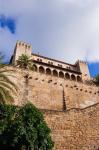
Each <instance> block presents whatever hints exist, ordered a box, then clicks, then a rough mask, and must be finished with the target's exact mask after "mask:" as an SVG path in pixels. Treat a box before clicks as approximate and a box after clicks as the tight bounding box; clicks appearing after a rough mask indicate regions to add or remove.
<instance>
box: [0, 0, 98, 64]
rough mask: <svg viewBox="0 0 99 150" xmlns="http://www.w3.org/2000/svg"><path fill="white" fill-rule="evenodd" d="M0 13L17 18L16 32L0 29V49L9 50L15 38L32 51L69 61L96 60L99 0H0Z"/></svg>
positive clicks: (10, 50)
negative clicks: (29, 44)
mask: <svg viewBox="0 0 99 150" xmlns="http://www.w3.org/2000/svg"><path fill="white" fill-rule="evenodd" d="M0 14H4V15H6V16H11V17H14V18H16V20H17V21H16V22H17V24H16V27H17V28H16V34H15V35H12V34H11V33H10V32H9V31H8V30H7V29H5V30H3V31H0V49H3V50H8V51H7V54H8V52H10V54H11V53H12V50H13V47H14V44H15V42H16V40H22V41H26V42H30V43H31V44H32V46H33V48H34V50H33V51H34V52H40V54H42V55H46V56H49V57H54V58H56V59H61V60H64V61H68V62H70V63H71V62H72V63H73V62H75V61H76V60H77V59H83V60H85V59H87V60H88V61H99V1H98V0H94V1H93V0H50V1H49V0H42V1H40V0H28V1H24V0H0Z"/></svg>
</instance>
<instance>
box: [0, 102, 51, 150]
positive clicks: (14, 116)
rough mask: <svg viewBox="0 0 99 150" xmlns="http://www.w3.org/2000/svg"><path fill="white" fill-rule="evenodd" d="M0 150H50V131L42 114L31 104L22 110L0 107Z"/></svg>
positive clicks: (12, 107)
mask: <svg viewBox="0 0 99 150" xmlns="http://www.w3.org/2000/svg"><path fill="white" fill-rule="evenodd" d="M0 111H1V115H0V116H2V117H0V148H1V149H2V150H10V149H11V150H52V148H53V142H52V140H51V136H50V132H51V131H50V129H49V128H48V127H47V124H46V122H45V121H44V117H43V114H42V113H41V112H40V111H39V110H38V109H37V108H36V107H35V106H33V105H32V104H30V103H28V104H26V105H25V106H23V107H22V108H16V107H15V106H8V105H6V106H1V108H0Z"/></svg>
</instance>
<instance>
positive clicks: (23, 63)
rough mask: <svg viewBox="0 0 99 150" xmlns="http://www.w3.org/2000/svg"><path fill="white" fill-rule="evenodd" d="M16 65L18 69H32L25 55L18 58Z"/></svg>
mask: <svg viewBox="0 0 99 150" xmlns="http://www.w3.org/2000/svg"><path fill="white" fill-rule="evenodd" d="M17 65H19V67H20V68H23V69H30V68H31V67H32V64H31V60H30V58H29V57H28V56H27V55H25V54H22V55H21V56H19V58H18V60H17Z"/></svg>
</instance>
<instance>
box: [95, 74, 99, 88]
mask: <svg viewBox="0 0 99 150" xmlns="http://www.w3.org/2000/svg"><path fill="white" fill-rule="evenodd" d="M95 84H96V85H98V86H99V74H97V75H96V77H95Z"/></svg>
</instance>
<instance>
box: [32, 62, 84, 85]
mask: <svg viewBox="0 0 99 150" xmlns="http://www.w3.org/2000/svg"><path fill="white" fill-rule="evenodd" d="M34 71H36V72H40V73H45V74H47V75H53V76H55V77H60V78H64V79H68V80H73V81H78V82H82V78H81V77H80V76H79V75H78V76H76V75H74V74H69V73H67V72H66V73H64V72H62V71H57V70H55V69H53V70H51V69H50V68H44V67H43V66H39V67H37V66H36V65H34Z"/></svg>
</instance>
